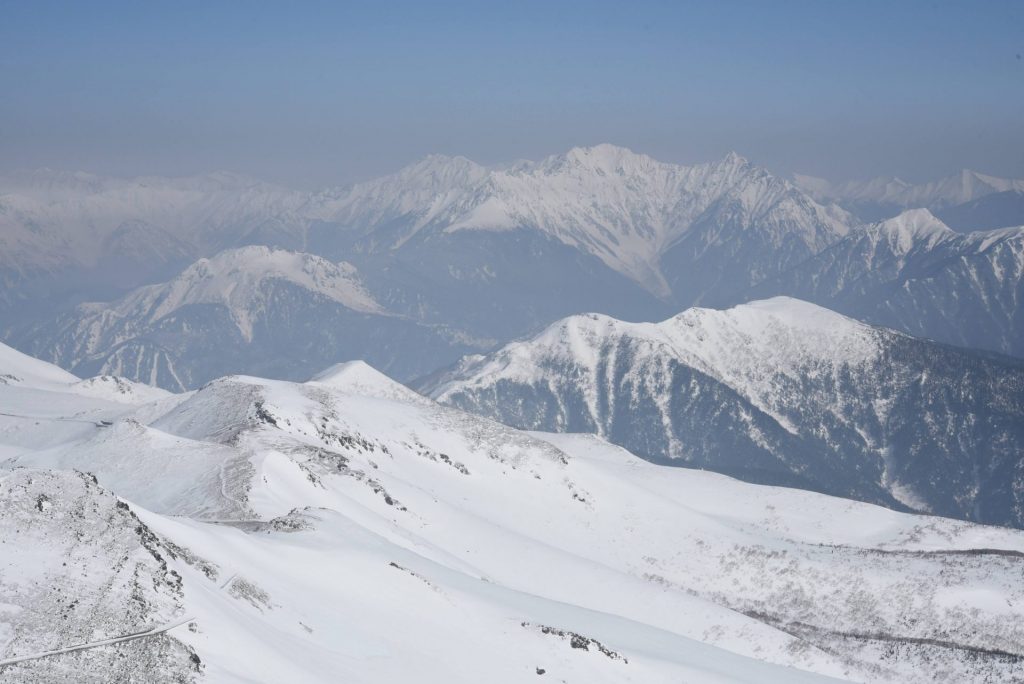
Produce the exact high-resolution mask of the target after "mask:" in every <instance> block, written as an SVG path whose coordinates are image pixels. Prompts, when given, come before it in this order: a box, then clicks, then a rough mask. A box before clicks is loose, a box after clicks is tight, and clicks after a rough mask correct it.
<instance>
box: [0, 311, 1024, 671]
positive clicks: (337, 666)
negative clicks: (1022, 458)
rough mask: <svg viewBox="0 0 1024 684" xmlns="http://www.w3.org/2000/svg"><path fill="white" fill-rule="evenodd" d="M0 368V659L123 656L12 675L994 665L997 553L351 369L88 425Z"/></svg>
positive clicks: (101, 405)
mask: <svg viewBox="0 0 1024 684" xmlns="http://www.w3.org/2000/svg"><path fill="white" fill-rule="evenodd" d="M808 325H810V323H809V324H808ZM832 341H834V340H821V342H823V343H824V342H829V343H831V342H832ZM856 353H857V350H856V349H851V350H850V351H849V354H850V355H851V356H855V355H856ZM4 359H5V360H6V361H5V364H6V365H5V367H6V368H7V370H8V371H10V372H11V374H20V376H22V377H23V378H24V379H23V380H21V381H19V382H18V383H13V384H9V385H0V528H2V529H3V530H4V535H3V539H4V541H5V545H6V546H5V551H4V554H2V555H0V567H2V569H3V572H0V599H2V601H3V605H4V606H5V608H4V610H3V611H0V663H2V662H4V660H5V659H7V658H11V657H15V656H32V655H33V654H36V653H39V652H45V651H48V650H52V649H55V648H59V647H63V646H71V645H74V644H80V643H83V642H86V643H95V642H100V641H103V640H106V639H111V638H117V637H119V636H122V635H126V634H127V635H131V634H137V633H139V632H145V633H146V634H151V635H152V636H143V637H142V638H138V639H136V640H134V641H130V642H122V643H118V644H116V645H114V646H113V647H103V648H86V649H84V650H81V651H77V652H74V653H69V654H63V655H57V656H52V657H49V658H44V659H32V660H27V661H24V662H22V663H18V664H16V665H14V666H10V665H2V664H0V668H3V669H2V670H0V672H2V675H3V676H8V675H10V674H11V673H15V679H17V681H53V680H55V679H61V678H65V679H66V678H68V677H72V676H74V675H73V674H72V673H75V672H79V673H81V677H79V678H80V679H82V680H83V681H110V680H112V679H113V680H117V679H126V680H127V679H140V678H144V679H146V680H147V681H150V680H152V681H160V682H163V681H175V682H182V681H186V682H187V681H195V682H202V681H211V682H221V681H249V682H280V681H303V682H336V681H338V680H339V679H341V680H344V681H351V682H394V681H414V680H415V681H422V680H429V681H446V682H478V681H481V680H486V681H496V682H519V681H523V680H526V679H531V680H532V679H533V678H535V677H541V676H543V677H548V678H551V677H554V678H556V679H558V680H565V681H586V682H623V681H626V682H678V681H695V682H779V683H782V682H785V683H787V684H790V683H802V682H807V683H810V682H822V683H823V682H826V681H872V682H909V683H911V684H919V683H920V684H923V683H924V682H933V681H941V680H942V679H944V678H945V679H947V680H950V681H957V682H979V683H980V682H986V681H1012V678H1013V677H1014V676H1015V675H1016V672H1017V669H1018V668H1019V667H1020V663H1021V662H1022V657H1024V631H1022V628H1021V625H1022V624H1024V620H1022V617H1024V616H1022V615H1021V606H1022V605H1024V593H1022V592H1024V590H1022V587H1021V584H1020V581H1019V579H1020V573H1021V571H1022V564H1024V536H1022V533H1021V532H1019V531H1016V530H1010V529H999V528H986V527H982V526H978V525H974V524H969V523H962V522H957V521H951V520H946V519H940V518H933V517H921V516H916V515H907V514H901V513H896V512H893V511H888V510H885V509H882V508H878V507H875V506H870V505H866V504H859V503H854V502H850V501H844V500H838V499H833V498H830V497H825V496H821V495H819V494H813V493H809V492H801V491H796V490H787V489H782V488H771V487H760V486H755V485H749V484H744V483H742V482H738V481H735V480H731V479H729V478H726V477H723V476H721V475H715V474H711V473H706V472H700V471H696V470H688V469H680V468H665V467H661V466H656V465H653V464H650V463H646V462H644V461H642V460H640V459H637V458H635V457H634V456H632V455H631V454H629V453H628V452H626V451H624V450H623V449H620V448H618V447H614V446H611V445H609V444H607V443H606V442H603V441H602V440H600V439H598V438H596V437H591V436H584V435H550V434H538V433H533V434H527V433H522V432H519V431H517V430H514V429H512V428H509V427H506V426H503V425H500V424H497V423H494V422H491V421H489V420H486V419H483V418H479V417H475V416H472V415H469V414H465V413H462V412H460V411H457V410H454V409H451V408H446V407H443V406H440V405H438V404H436V403H434V402H432V401H430V400H429V399H427V398H425V397H422V396H418V395H416V394H414V393H412V392H410V391H409V390H408V389H406V388H404V387H401V386H400V385H397V384H396V383H394V382H393V381H391V380H389V379H388V378H386V377H384V376H382V375H381V374H379V373H377V372H376V371H374V370H373V369H372V368H370V367H368V366H366V365H365V364H359V363H351V364H344V365H340V366H335V367H332V368H330V369H328V370H327V371H324V372H322V373H319V374H317V376H316V377H315V378H314V379H313V380H310V381H308V382H306V383H290V382H280V381H268V380H262V379H259V378H253V377H229V378H223V379H220V380H217V381H214V382H211V383H209V384H207V385H206V386H204V387H203V388H201V389H200V390H198V391H196V392H193V393H189V394H187V395H181V396H174V397H168V396H161V397H157V398H155V399H154V400H147V399H145V398H139V401H137V402H135V403H120V404H111V403H109V402H106V401H105V400H102V399H98V398H96V397H90V396H84V395H81V394H77V393H71V392H68V391H67V390H68V388H69V387H71V386H73V385H75V384H78V381H77V379H75V378H68V377H67V376H66V375H62V372H61V371H59V370H58V369H54V368H51V369H50V370H46V368H45V366H44V365H43V364H39V363H38V362H35V363H33V364H30V365H31V366H32V367H31V368H28V367H27V366H26V367H25V368H22V367H21V366H22V365H24V364H23V362H25V359H24V357H22V356H19V355H17V354H14V353H7V352H5V351H4V350H3V349H2V348H0V360H4ZM25 363H27V362H25ZM30 377H35V378H37V379H36V380H29V379H28V378H30ZM13 414H22V415H20V416H18V415H13ZM82 416H88V417H90V418H99V417H101V416H102V417H103V421H97V422H92V421H84V422H74V421H76V420H79V418H80V417H82ZM55 439H56V442H55V441H54V440H55ZM71 468H74V469H77V470H79V471H86V470H87V471H91V472H92V473H94V474H95V477H93V476H89V475H82V474H81V473H74V472H72V471H70V470H68V469H71ZM117 497H123V499H119V498H117ZM524 501H528V502H530V505H528V506H524V505H523V502H524ZM40 607H41V608H43V610H44V613H42V614H40V613H39V612H38V609H39V608H40ZM47 616H49V617H47ZM54 620H56V622H54ZM164 629H166V630H167V631H165V632H164V631H160V630H164ZM146 668H149V669H148V670H147V669H146Z"/></svg>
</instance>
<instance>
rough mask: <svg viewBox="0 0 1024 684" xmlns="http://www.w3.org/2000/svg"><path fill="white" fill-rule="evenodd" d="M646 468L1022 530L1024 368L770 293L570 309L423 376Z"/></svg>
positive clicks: (444, 390)
mask: <svg viewBox="0 0 1024 684" xmlns="http://www.w3.org/2000/svg"><path fill="white" fill-rule="evenodd" d="M426 389H427V390H428V391H429V393H430V394H431V396H433V397H435V398H437V399H438V400H440V401H442V402H444V403H447V404H450V405H453V406H457V407H460V408H463V409H466V410H470V411H473V412H476V413H479V414H481V415H486V416H489V417H492V418H495V419H498V420H501V421H503V422H505V423H508V424H510V425H514V426H517V427H521V428H526V429H538V430H555V431H564V432H594V433H597V434H599V435H601V436H603V437H605V438H607V439H609V440H611V441H612V442H615V443H618V444H621V445H623V446H625V447H627V448H629V449H631V450H632V451H634V452H635V453H637V454H639V455H642V456H645V457H647V458H650V459H652V460H654V461H657V462H665V463H675V464H679V465H686V466H690V467H702V468H709V469H712V470H717V471H719V472H724V473H727V474H730V475H734V476H737V477H741V478H743V479H747V480H752V481H756V482H763V483H774V484H787V485H796V486H800V487H806V488H810V489H814V490H817V491H823V492H826V493H830V494H835V495H841V496H848V497H851V498H856V499H860V500H864V501H871V502H875V503H881V504H883V505H887V506H892V507H896V508H901V509H902V508H910V509H916V510H922V511H928V512H932V513H937V514H941V515H948V516H953V517H959V518H964V519H968V520H977V521H983V522H988V523H996V524H1004V525H1013V526H1017V527H1020V526H1024V497H1022V491H1024V479H1022V477H1024V474H1022V473H1021V471H1020V468H1019V454H1020V453H1021V450H1022V448H1024V364H1022V363H1020V362H1018V361H1015V360H1013V359H1010V358H1007V357H991V356H987V355H979V354H975V353H971V352H967V351H962V350H958V349H956V348H953V347H946V346H943V345H938V344H934V343H931V342H928V341H926V340H921V339H916V338H912V337H908V336H906V335H902V334H899V333H895V332H893V331H890V330H886V329H883V328H873V327H871V326H868V325H865V324H862V323H858V322H856V321H853V320H851V319H848V318H845V317H843V316H840V315H838V314H835V313H833V312H831V311H828V310H826V309H823V308H821V307H817V306H814V305H812V304H808V303H806V302H801V301H799V300H793V299H788V298H784V297H780V298H775V299H772V300H767V301H761V302H753V303H751V304H747V305H742V306H738V307H735V308H732V309H728V310H725V311H713V310H709V309H690V310H688V311H685V312H683V313H682V314H680V315H678V316H676V317H674V318H671V319H669V320H667V321H665V322H663V323H658V324H649V323H641V324H631V323H624V322H621V321H616V320H614V319H610V318H607V317H602V316H595V315H592V316H576V317H572V318H569V319H565V320H563V321H560V322H559V323H556V324H554V325H552V326H551V327H550V328H548V329H547V330H546V331H544V332H543V333H541V334H539V335H538V336H536V337H534V338H531V339H528V340H524V341H519V342H514V343H511V344H509V345H507V346H506V347H505V348H503V349H501V350H499V351H497V352H495V353H493V354H491V355H489V356H485V357H480V356H477V357H468V358H467V359H465V360H464V361H463V362H461V363H460V365H459V366H457V367H456V368H455V369H454V370H452V371H450V372H449V373H447V374H445V375H442V376H440V377H437V378H434V379H432V380H430V381H429V384H428V385H427V386H426Z"/></svg>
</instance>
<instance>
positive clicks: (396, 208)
mask: <svg viewBox="0 0 1024 684" xmlns="http://www.w3.org/2000/svg"><path fill="white" fill-rule="evenodd" d="M794 192H797V191H796V190H795V188H794V187H793V186H792V185H790V184H789V183H788V182H786V181H784V180H782V179H778V178H775V177H773V176H771V175H770V174H768V173H767V172H766V171H764V170H763V169H758V168H756V167H753V166H752V165H751V164H750V163H749V162H748V161H747V160H745V159H743V158H742V157H740V156H739V155H737V154H735V153H730V154H729V155H728V156H726V157H725V158H724V159H722V160H721V161H718V162H713V163H709V164H701V165H697V166H691V167H686V166H679V165H675V164H668V163H664V162H659V161H656V160H654V159H652V158H651V157H648V156H646V155H642V154H636V153H634V152H631V151H630V150H627V149H625V148H622V147H616V146H614V145H607V144H604V145H597V146H594V147H583V148H574V149H572V150H570V151H569V152H567V153H565V154H561V155H554V156H551V157H548V158H546V159H544V160H542V161H540V162H520V163H517V164H513V165H511V166H508V167H496V168H491V169H486V168H484V167H480V166H477V165H474V164H472V163H471V162H469V161H468V160H465V159H463V158H442V157H430V158H428V159H426V160H424V161H422V162H420V163H418V164H414V165H413V166H410V167H408V168H407V169H404V170H403V171H401V172H399V173H398V174H395V175H394V176H389V177H386V178H384V179H380V180H379V181H374V182H371V183H368V184H361V185H357V186H355V187H353V188H352V189H351V190H350V191H348V192H344V193H340V194H338V196H337V197H335V198H331V199H330V200H327V201H324V204H323V206H322V208H321V209H318V210H317V213H318V215H319V216H321V217H322V218H324V219H328V218H329V219H331V220H334V221H337V222H339V223H342V224H346V225H352V224H356V225H370V224H375V223H381V222H383V221H385V220H389V219H396V218H399V217H402V216H406V217H408V227H407V228H406V230H405V232H404V233H402V234H401V235H400V236H399V237H398V238H397V240H396V242H395V243H394V244H393V246H394V247H399V246H401V245H402V244H404V243H405V242H407V241H408V240H410V239H411V238H412V237H413V236H414V235H415V234H416V233H417V232H419V231H421V230H423V229H426V228H429V227H433V228H434V229H436V230H442V231H446V232H453V231H459V230H467V229H475V230H510V229H514V228H532V229H535V230H540V231H543V232H545V233H547V234H550V235H552V236H553V237H555V238H557V239H558V240H560V241H562V242H564V243H566V244H568V245H571V246H573V247H576V248H578V249H581V250H583V251H584V252H587V253H590V254H594V255H595V256H597V257H598V258H600V259H601V260H602V261H604V262H605V263H606V264H607V265H608V266H609V267H611V268H612V269H614V270H616V271H619V272H621V273H624V274H626V275H628V276H629V277H631V278H633V279H635V280H637V281H638V282H640V283H642V284H644V285H645V286H647V287H649V288H651V289H652V290H653V291H656V292H658V293H659V294H666V293H667V285H666V283H665V282H664V279H663V276H662V275H661V273H660V272H659V269H658V261H659V258H660V256H661V255H662V254H663V253H664V251H665V250H666V249H667V248H669V247H670V246H671V245H672V244H673V243H674V242H675V241H676V240H677V239H678V238H679V237H680V236H681V235H682V234H683V233H685V232H686V231H687V230H688V229H689V228H690V227H691V226H692V225H693V224H694V222H696V221H697V220H698V219H699V218H700V217H701V214H702V213H703V212H705V211H707V210H708V209H710V208H711V207H712V205H713V204H715V203H716V202H729V203H731V204H734V205H736V206H738V207H740V208H741V210H742V211H743V212H744V213H745V214H746V217H745V220H746V221H747V222H749V223H750V224H754V223H756V222H757V221H758V219H759V218H761V217H763V216H767V215H768V214H770V213H776V214H785V215H786V216H787V217H789V218H792V219H794V220H795V223H796V224H797V225H798V226H799V229H798V230H800V231H802V233H801V234H800V239H801V240H803V241H805V242H806V243H807V244H808V245H809V246H810V247H813V248H814V249H819V248H820V247H822V246H824V245H825V244H828V243H829V242H831V241H832V240H834V239H835V237H837V236H839V235H842V234H844V233H845V232H846V230H847V226H846V223H845V222H844V221H845V220H846V219H847V218H848V217H847V216H845V214H843V212H841V211H840V210H838V209H835V208H832V209H826V208H824V207H820V206H818V205H814V204H813V203H811V205H812V206H806V205H801V204H800V203H793V201H792V198H791V195H792V193H794Z"/></svg>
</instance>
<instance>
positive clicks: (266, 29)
mask: <svg viewBox="0 0 1024 684" xmlns="http://www.w3.org/2000/svg"><path fill="white" fill-rule="evenodd" d="M1022 54H1024V2H979V1H976V2H953V1H947V2H937V1H931V2H919V1H916V0H901V1H898V2H842V1H839V0H833V1H828V0H821V1H819V2H706V3H690V2H659V1H649V0H648V1H641V2H628V3H627V2H599V1H595V2H571V1H563V2H558V1H556V0H549V1H548V2H495V3H482V2H429V1H426V0H424V1H421V2H392V3H388V2H373V3H344V2H323V3H319V2H302V3H296V2H292V3H286V2H213V1H204V2H190V1H185V0H179V1H177V2H167V3H164V2H94V3H84V2H67V3H54V2H44V1H33V2H26V1H19V2H7V1H5V0H0V93H2V95H0V170H10V169H14V168H34V167H39V166H51V167H56V168H62V169H84V170H90V171H97V172H101V173H114V174H121V175H131V174H141V173H162V174H184V173H192V172H197V171H203V170H211V169H226V170H234V171H239V172H243V173H249V174H253V175H256V176H260V177H264V178H267V179H270V180H276V181H282V182H286V183H291V184H295V185H301V186H307V187H308V186H318V185H331V184H339V183H347V182H350V181H353V180H357V179H360V178H365V177H370V176H373V175H376V174H379V173H383V172H387V171H390V170H393V169H395V168H397V167H399V166H401V165H403V164H404V163H406V162H409V161H411V160H413V159H416V158H418V157H421V156H423V155H425V154H428V153H431V152H439V153H446V154H463V155H466V156H468V157H471V158H473V159H476V160H478V161H481V162H495V161H502V160H510V159H515V158H539V157H541V156H544V155H546V154H549V153H553V152H559V151H563V150H565V149H568V148H569V147H572V146H574V145H581V144H594V143H598V142H612V143H616V144H621V145H625V146H628V147H631V148H633V149H636V150H638V151H642V152H647V153H649V154H652V155H654V156H656V157H658V158H661V159H665V160H670V161H679V162H697V161H703V160H707V159H712V158H717V157H720V156H722V155H724V154H725V153H726V152H728V151H729V150H730V149H735V150H737V151H739V152H740V153H742V154H744V155H746V156H748V157H750V158H751V159H752V160H753V161H755V162H758V163H761V164H764V165H767V166H768V167H770V168H773V169H775V170H777V171H780V172H790V171H794V170H797V171H803V172H806V173H813V174H819V175H825V176H830V177H833V178H836V179H840V178H844V177H864V176H869V175H878V174H896V175H901V176H903V177H906V178H908V179H911V180H921V179H927V178H931V177H936V176H939V175H943V174H947V173H950V172H952V171H954V170H956V169H958V168H960V167H963V166H967V167H971V168H975V169H977V170H979V171H986V172H990V173H995V174H1001V175H1013V176H1018V177H1024V60H1022V59H1021V55H1022Z"/></svg>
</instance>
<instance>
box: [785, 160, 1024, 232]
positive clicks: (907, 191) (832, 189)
mask: <svg viewBox="0 0 1024 684" xmlns="http://www.w3.org/2000/svg"><path fill="white" fill-rule="evenodd" d="M793 179H794V182H795V183H796V185H797V186H798V187H800V188H801V189H802V190H804V191H805V192H807V193H808V194H810V195H811V196H812V197H814V198H815V199H816V200H818V201H820V202H837V203H839V204H841V205H842V206H844V207H846V208H847V209H849V210H850V211H853V212H854V213H858V214H860V213H861V212H864V218H886V217H887V216H885V215H888V216H892V215H895V214H896V213H898V212H899V210H900V209H913V208H928V209H932V210H937V209H944V208H947V207H952V206H953V205H957V204H963V203H965V202H970V201H972V200H977V199H980V198H982V197H985V196H987V195H991V194H995V193H1000V192H1009V191H1016V192H1024V180H1017V179H1011V178H997V177H996V176H989V175H986V174H983V173H978V172H977V171H970V170H968V169H964V170H962V171H961V172H960V173H957V174H954V175H952V176H947V177H946V178H940V179H939V180H935V181H930V182H927V183H917V184H915V183H907V182H906V181H903V180H900V179H899V178H872V179H870V180H863V181H857V180H854V181H845V182H842V183H831V182H829V181H827V180H825V179H823V178H815V177H814V176H805V175H800V174H795V175H794V177H793ZM880 214H881V215H880ZM1000 227H1001V226H1000ZM979 228H980V227H979Z"/></svg>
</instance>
